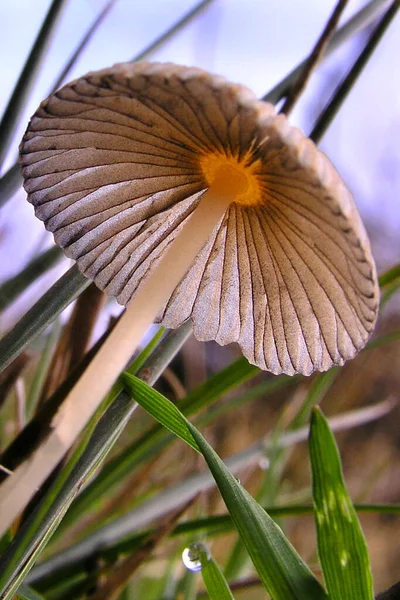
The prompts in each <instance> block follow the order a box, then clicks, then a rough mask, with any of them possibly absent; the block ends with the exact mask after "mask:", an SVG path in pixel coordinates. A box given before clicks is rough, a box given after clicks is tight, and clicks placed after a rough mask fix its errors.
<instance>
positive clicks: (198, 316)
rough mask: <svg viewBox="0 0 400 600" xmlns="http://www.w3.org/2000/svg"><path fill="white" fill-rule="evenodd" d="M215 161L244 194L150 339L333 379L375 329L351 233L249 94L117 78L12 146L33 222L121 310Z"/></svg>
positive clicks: (288, 132) (142, 71) (292, 140)
mask: <svg viewBox="0 0 400 600" xmlns="http://www.w3.org/2000/svg"><path fill="white" fill-rule="evenodd" d="M224 161H227V162H228V163H229V164H238V165H240V169H242V170H244V171H245V172H246V173H247V174H248V177H249V182H250V185H249V192H248V194H247V195H246V197H243V198H238V199H237V202H235V203H233V204H231V206H230V208H229V210H228V211H227V213H226V214H225V216H224V218H223V219H222V222H221V223H219V225H218V226H217V227H216V228H215V230H214V232H213V235H212V236H211V238H210V239H209V240H208V242H207V244H206V245H205V247H204V248H203V250H202V251H201V253H200V254H199V255H198V257H197V259H196V261H195V263H194V264H193V266H192V267H191V269H190V270H189V271H188V273H187V275H186V276H185V277H184V279H183V280H182V282H181V284H180V285H179V286H178V287H177V288H176V289H175V292H174V293H173V295H172V297H171V299H170V300H169V302H168V304H167V306H166V307H165V308H164V310H163V312H162V315H161V322H162V324H163V325H164V326H166V327H178V326H179V325H181V324H182V323H183V322H184V321H185V320H187V319H188V318H191V319H192V320H193V329H194V334H195V336H196V337H197V338H198V339H200V340H216V341H217V342H218V343H219V344H222V345H224V344H228V343H231V342H238V343H239V345H240V347H241V349H242V351H243V353H244V355H245V356H246V357H247V358H248V359H249V361H250V362H252V363H254V364H256V365H258V366H259V367H261V368H262V369H267V370H269V371H272V372H273V373H281V372H284V373H288V374H294V373H298V372H300V373H304V374H310V373H311V372H312V371H314V370H326V369H328V368H329V367H331V366H332V365H335V364H342V363H343V362H344V360H346V359H348V358H351V357H353V356H354V355H355V354H356V353H357V351H358V350H359V349H361V348H362V347H363V346H364V345H365V343H366V341H367V339H368V338H369V336H370V334H371V331H372V329H373V326H374V323H375V320H376V316H377V309H378V293H379V292H378V286H377V279H376V273H375V266H374V261H373V259H372V256H371V252H370V246H369V242H368V239H367V236H366V233H365V230H364V227H363V225H362V223H361V220H360V217H359V215H358V212H357V209H356V207H355V204H354V202H353V199H352V197H351V194H350V192H349V191H348V190H347V188H346V187H345V185H344V184H343V182H342V181H341V179H340V177H339V175H338V174H337V172H336V170H335V169H334V167H333V166H332V164H331V163H330V162H329V160H328V159H327V158H326V156H325V155H324V154H323V153H322V152H320V151H318V150H317V149H316V147H315V146H314V144H313V143H312V142H311V141H310V140H307V139H306V138H305V137H304V136H303V134H302V133H301V132H300V131H299V130H298V129H296V128H294V127H292V126H291V125H290V124H289V123H288V121H287V119H286V118H285V117H284V116H282V115H280V116H277V115H276V114H275V112H274V109H273V107H272V106H271V105H268V104H266V103H263V102H260V101H258V100H257V98H256V97H255V96H254V94H253V93H252V92H251V91H250V90H248V89H247V88H245V87H243V86H239V85H235V84H232V83H229V82H227V81H226V80H225V79H223V78H221V77H216V76H213V75H210V74H208V73H206V72H204V71H202V70H200V69H195V68H188V67H178V66H175V65H171V64H159V63H136V64H122V65H116V66H114V67H112V68H110V69H105V70H102V71H99V72H97V73H89V74H88V75H86V76H85V77H82V78H80V79H78V80H76V81H74V82H72V83H70V84H68V85H66V86H65V87H63V88H61V89H60V90H58V92H56V93H55V94H54V95H52V96H51V97H50V98H49V99H47V100H46V101H45V102H43V103H42V105H41V106H40V108H39V109H38V111H37V112H36V114H35V115H34V116H33V117H32V120H31V122H30V124H29V127H28V130H27V132H26V134H25V137H24V139H23V142H22V144H21V165H22V171H23V176H24V180H25V183H24V186H25V189H26V191H27V192H28V199H29V201H30V202H31V203H32V204H33V205H34V207H35V213H36V215H37V216H38V217H39V218H40V219H42V220H43V221H44V223H45V225H46V228H47V229H49V230H50V231H51V232H53V234H54V238H55V241H56V242H57V243H58V244H59V245H60V246H62V247H63V248H64V249H65V252H66V254H67V255H68V256H70V257H71V258H73V259H75V260H76V261H77V263H78V267H79V269H80V270H81V271H82V273H84V274H85V275H86V276H87V277H89V278H91V279H93V280H94V281H95V283H96V284H97V285H98V286H99V287H100V288H101V289H102V290H104V291H105V292H106V293H107V294H109V295H111V296H115V297H116V299H117V300H118V302H120V303H121V304H124V305H125V304H128V303H129V301H130V300H131V298H132V297H133V296H134V294H135V292H136V290H137V289H138V286H140V283H141V281H143V280H144V279H145V278H146V277H148V275H149V274H150V273H151V272H152V270H153V268H154V266H155V265H156V264H157V261H158V260H159V258H160V256H161V254H162V253H163V251H164V250H165V248H166V247H167V246H168V244H170V242H171V241H172V240H173V239H174V238H175V236H176V234H177V232H178V231H179V230H180V228H181V227H182V226H183V224H184V223H185V222H186V221H187V219H188V217H189V216H190V215H191V213H192V212H193V210H194V209H195V207H196V206H197V204H198V202H199V200H200V198H201V196H202V194H203V193H204V192H205V190H206V189H207V188H208V187H209V186H210V184H211V183H212V177H213V169H214V168H217V167H218V165H220V164H222V163H223V162H224ZM166 276H168V274H166Z"/></svg>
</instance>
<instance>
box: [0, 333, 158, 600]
mask: <svg viewBox="0 0 400 600" xmlns="http://www.w3.org/2000/svg"><path fill="white" fill-rule="evenodd" d="M162 334H163V329H162V328H161V329H160V331H158V332H157V333H156V335H155V336H154V338H153V339H152V340H151V341H150V343H149V344H148V346H147V347H146V348H145V349H144V350H143V356H144V358H146V357H148V356H149V353H150V352H151V350H152V349H154V347H155V346H156V345H157V343H158V342H159V340H160V338H161V336H162ZM143 360H144V359H143V358H142V357H141V356H140V354H139V356H138V357H137V358H136V360H135V361H134V362H133V364H132V365H131V369H132V371H134V372H136V371H135V369H137V366H138V365H140V364H142V363H143ZM121 387H122V386H120V388H121ZM118 393H119V390H118V389H117V390H116V389H115V388H114V389H113V390H111V392H110V393H109V394H108V396H107V398H106V399H105V400H104V402H103V404H102V406H101V407H100V409H99V410H98V411H96V413H95V415H94V417H93V419H92V420H91V422H90V425H89V426H88V427H87V428H86V430H85V433H84V435H83V438H82V440H81V441H80V443H79V444H78V445H77V447H76V448H75V450H74V452H73V454H72V456H71V458H70V460H69V461H68V464H67V465H66V466H65V467H64V468H63V470H62V471H61V472H60V474H59V475H58V476H57V477H56V479H55V481H54V482H53V484H52V485H51V487H50V489H49V491H48V492H47V493H46V494H45V497H44V498H43V499H42V501H41V502H40V504H39V506H38V507H37V508H36V509H35V510H34V513H33V514H32V515H31V516H30V517H29V518H28V519H27V521H26V522H25V523H24V525H23V527H22V528H21V529H20V531H19V532H18V533H17V535H16V537H15V539H14V541H13V545H12V546H11V547H10V548H9V549H8V551H6V552H4V554H3V555H2V557H1V558H0V594H1V593H5V594H6V595H5V596H4V598H5V599H6V598H8V597H10V595H12V593H13V592H14V591H15V589H16V588H17V587H18V585H19V583H20V582H21V581H22V580H23V579H24V577H25V576H26V574H27V573H28V572H29V570H30V568H31V567H32V565H33V563H34V562H35V560H36V559H37V557H38V556H39V554H40V553H41V551H42V550H43V548H44V547H45V545H46V544H47V542H48V540H49V539H50V537H51V536H52V534H53V532H54V530H55V529H56V528H57V526H58V524H59V522H60V521H61V519H62V518H63V516H64V514H65V512H66V511H67V510H68V508H69V506H70V504H71V502H72V501H73V499H74V498H75V497H76V495H77V493H78V492H79V490H80V489H81V487H82V486H83V485H84V484H85V483H86V481H87V480H88V479H89V478H90V476H91V475H92V474H93V472H94V471H95V470H96V469H97V467H98V465H99V464H100V463H101V461H102V460H103V459H104V458H105V456H106V455H107V453H108V452H109V451H110V449H111V448H112V446H113V445H114V443H115V441H116V440H117V439H118V436H119V434H120V433H121V431H122V430H123V428H124V427H125V424H126V423H127V421H128V419H129V417H130V415H131V414H132V412H133V406H132V405H133V403H132V401H131V399H130V398H129V397H128V396H127V395H126V394H122V395H121V396H122V397H121V399H120V402H114V403H112V401H113V400H114V398H115V395H118ZM110 404H111V406H110ZM107 406H109V409H108V410H107V411H106V412H105V413H104V415H103V416H102V417H101V418H100V415H101V414H102V412H103V411H104V407H107ZM97 422H98V424H97ZM88 446H89V454H90V456H89V457H88V456H87V454H88V452H87V449H88ZM85 451H86V454H85ZM7 594H8V595H7ZM1 597H2V598H3V596H1Z"/></svg>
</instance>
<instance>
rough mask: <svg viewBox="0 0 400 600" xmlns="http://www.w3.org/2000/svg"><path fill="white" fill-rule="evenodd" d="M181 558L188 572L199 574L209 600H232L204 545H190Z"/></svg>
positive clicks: (221, 575)
mask: <svg viewBox="0 0 400 600" xmlns="http://www.w3.org/2000/svg"><path fill="white" fill-rule="evenodd" d="M182 558H183V562H184V564H185V566H186V567H187V568H188V569H189V570H190V571H200V572H201V576H202V578H203V582H204V585H205V588H206V590H207V592H208V595H209V597H210V600H234V597H233V595H232V592H231V591H230V589H229V586H228V583H227V581H226V579H225V577H224V576H223V574H222V572H221V570H220V568H219V566H218V565H217V563H216V562H215V560H214V558H213V556H212V554H211V552H210V550H209V549H208V548H207V546H206V545H205V544H202V543H199V542H195V543H194V544H191V545H190V546H189V548H186V549H185V550H184V552H183V556H182Z"/></svg>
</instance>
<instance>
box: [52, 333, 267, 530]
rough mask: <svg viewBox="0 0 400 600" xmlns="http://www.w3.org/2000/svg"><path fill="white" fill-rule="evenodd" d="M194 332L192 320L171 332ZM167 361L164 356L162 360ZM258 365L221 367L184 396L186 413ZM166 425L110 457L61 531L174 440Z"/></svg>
mask: <svg viewBox="0 0 400 600" xmlns="http://www.w3.org/2000/svg"><path fill="white" fill-rule="evenodd" d="M190 332H191V326H190V324H186V325H184V326H183V328H180V329H179V330H176V331H175V333H172V332H171V334H170V335H171V336H182V337H184V338H185V339H186V336H187V335H189V333H190ZM154 361H156V362H158V359H157V352H156V353H155V354H154V356H153V357H152V359H151V363H152V364H154ZM162 362H163V364H164V365H165V360H164V361H162ZM153 369H154V367H153V366H146V368H145V369H143V370H142V372H141V373H139V377H140V379H143V380H144V381H146V382H147V383H151V381H150V378H151V374H152V371H153ZM259 372H260V371H259V369H258V368H257V367H254V366H253V365H250V364H249V363H248V361H247V360H246V359H244V358H240V359H238V360H237V361H235V362H234V363H232V364H231V365H229V366H228V367H226V368H225V369H223V370H222V371H220V372H218V373H216V374H215V375H213V376H212V377H210V379H209V380H208V381H206V382H205V383H204V384H202V385H201V386H199V387H198V388H196V389H195V390H193V392H191V393H190V394H188V396H187V397H186V398H185V399H183V400H182V401H181V402H180V404H179V406H180V408H181V410H182V411H183V412H184V413H185V414H186V415H192V414H195V413H196V412H197V411H199V410H200V409H202V408H206V407H207V406H208V405H209V404H210V403H211V402H214V401H215V400H216V399H217V398H220V397H221V396H222V395H223V394H226V393H227V392H229V391H230V390H232V389H234V388H236V387H237V386H238V385H240V384H241V383H244V382H246V381H249V380H250V379H252V378H253V377H255V376H256V375H257V374H258V373H259ZM173 439H174V438H173V437H172V436H169V435H168V433H167V432H166V431H165V429H164V428H163V427H161V426H160V425H156V426H154V427H152V428H151V429H150V430H149V431H147V432H146V433H144V434H143V435H142V436H141V437H140V438H139V439H138V440H137V441H135V442H133V443H132V444H130V445H129V446H128V448H126V449H125V450H123V451H122V452H121V453H120V454H119V455H118V456H116V457H115V458H113V459H111V460H110V461H109V462H108V463H107V464H106V465H104V467H103V469H102V471H101V472H100V473H99V474H98V476H97V477H96V479H94V480H93V481H92V482H91V483H90V484H89V485H88V486H87V487H86V488H85V489H84V490H83V492H82V493H81V494H80V495H79V497H78V498H77V499H76V501H75V502H74V504H73V505H72V506H71V509H70V511H69V512H68V514H67V515H66V517H65V519H64V521H63V523H62V525H61V527H60V529H59V533H60V534H61V533H62V531H63V529H64V527H67V526H68V525H69V524H70V523H72V522H74V521H75V520H76V519H77V518H79V516H81V515H82V514H84V513H85V512H88V511H92V510H93V508H94V506H95V505H96V504H97V503H98V500H99V498H101V497H102V495H103V494H104V493H105V492H107V491H108V490H109V489H110V488H111V487H112V486H115V485H116V484H118V483H119V482H120V481H122V480H123V479H124V478H125V477H126V476H127V474H131V473H132V472H133V470H134V469H135V468H137V467H138V466H139V465H140V464H142V463H143V462H144V461H145V460H147V459H149V458H150V457H152V456H155V455H156V454H157V453H158V452H159V451H160V450H161V449H163V448H165V447H166V446H167V445H168V444H169V443H171V442H172V441H173Z"/></svg>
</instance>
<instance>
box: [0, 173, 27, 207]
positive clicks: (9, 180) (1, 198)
mask: <svg viewBox="0 0 400 600" xmlns="http://www.w3.org/2000/svg"><path fill="white" fill-rule="evenodd" d="M20 185H22V175H21V170H20V168H19V163H18V162H16V163H14V164H13V166H12V167H10V168H9V169H8V171H7V172H6V173H4V175H3V177H0V208H1V207H2V206H3V205H4V204H5V203H6V202H7V200H9V199H10V198H11V196H13V195H14V194H15V192H16V191H17V190H18V188H19V186H20Z"/></svg>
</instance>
